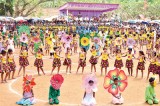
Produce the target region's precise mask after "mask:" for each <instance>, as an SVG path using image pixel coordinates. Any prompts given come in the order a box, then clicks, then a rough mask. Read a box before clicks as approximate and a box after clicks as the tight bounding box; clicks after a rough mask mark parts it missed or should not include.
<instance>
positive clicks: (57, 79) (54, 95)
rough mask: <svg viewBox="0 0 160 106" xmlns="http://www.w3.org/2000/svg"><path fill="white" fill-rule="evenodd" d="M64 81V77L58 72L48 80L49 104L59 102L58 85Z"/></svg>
mask: <svg viewBox="0 0 160 106" xmlns="http://www.w3.org/2000/svg"><path fill="white" fill-rule="evenodd" d="M63 81H64V78H63V76H62V75H60V74H55V75H53V76H52V78H51V80H50V83H51V85H50V87H49V97H48V99H49V104H50V105H53V104H59V99H58V97H59V96H60V87H61V85H62V83H63Z"/></svg>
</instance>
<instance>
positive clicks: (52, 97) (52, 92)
mask: <svg viewBox="0 0 160 106" xmlns="http://www.w3.org/2000/svg"><path fill="white" fill-rule="evenodd" d="M59 96H60V90H59V89H58V90H56V89H54V88H53V87H52V86H50V88H49V98H48V99H49V103H50V104H51V105H53V104H59V100H58V97H59Z"/></svg>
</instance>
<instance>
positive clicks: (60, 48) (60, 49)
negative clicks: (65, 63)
mask: <svg viewBox="0 0 160 106" xmlns="http://www.w3.org/2000/svg"><path fill="white" fill-rule="evenodd" d="M56 46H57V47H58V48H59V55H60V54H61V51H62V42H61V38H58V40H57V43H56Z"/></svg>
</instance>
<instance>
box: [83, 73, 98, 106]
mask: <svg viewBox="0 0 160 106" xmlns="http://www.w3.org/2000/svg"><path fill="white" fill-rule="evenodd" d="M84 87H85V92H84V97H83V100H82V106H95V105H96V99H95V92H96V91H97V90H98V89H97V79H96V77H95V76H93V75H88V76H87V77H86V78H84Z"/></svg>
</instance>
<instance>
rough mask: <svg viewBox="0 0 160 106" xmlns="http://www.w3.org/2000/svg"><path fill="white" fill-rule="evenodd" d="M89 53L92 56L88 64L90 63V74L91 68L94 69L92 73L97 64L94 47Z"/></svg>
mask: <svg viewBox="0 0 160 106" xmlns="http://www.w3.org/2000/svg"><path fill="white" fill-rule="evenodd" d="M91 53H92V56H91V58H90V60H89V62H90V63H91V73H92V70H93V68H94V72H96V64H97V62H98V59H97V51H96V47H95V46H92V49H91Z"/></svg>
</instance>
